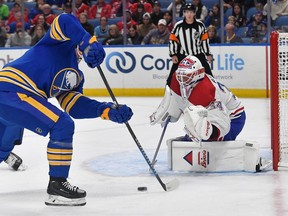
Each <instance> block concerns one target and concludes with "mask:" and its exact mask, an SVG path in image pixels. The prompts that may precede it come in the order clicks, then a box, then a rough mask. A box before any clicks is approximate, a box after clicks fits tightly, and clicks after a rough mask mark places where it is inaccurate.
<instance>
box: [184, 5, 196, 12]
mask: <svg viewBox="0 0 288 216" xmlns="http://www.w3.org/2000/svg"><path fill="white" fill-rule="evenodd" d="M182 9H183V11H186V10H190V11H194V12H195V11H196V7H195V5H194V4H192V3H187V4H185V5H184V6H183V7H182Z"/></svg>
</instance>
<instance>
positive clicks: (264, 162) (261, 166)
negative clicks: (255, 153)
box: [256, 157, 272, 172]
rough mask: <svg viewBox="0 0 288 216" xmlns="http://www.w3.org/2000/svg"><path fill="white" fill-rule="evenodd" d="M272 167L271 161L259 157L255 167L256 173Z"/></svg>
mask: <svg viewBox="0 0 288 216" xmlns="http://www.w3.org/2000/svg"><path fill="white" fill-rule="evenodd" d="M271 166H272V161H271V160H267V159H265V158H262V157H260V159H259V163H258V164H257V165H256V172H261V171H265V170H267V169H268V168H270V167H271Z"/></svg>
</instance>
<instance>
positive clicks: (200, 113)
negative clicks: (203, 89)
mask: <svg viewBox="0 0 288 216" xmlns="http://www.w3.org/2000/svg"><path fill="white" fill-rule="evenodd" d="M207 116H208V110H207V109H205V108H204V107H203V106H192V105H191V106H189V107H187V108H186V109H185V110H184V124H185V128H184V129H185V131H186V132H187V134H188V135H189V136H190V137H191V138H192V139H193V138H197V139H198V140H208V139H209V138H210V136H211V134H212V131H213V127H212V124H211V123H210V121H208V118H207Z"/></svg>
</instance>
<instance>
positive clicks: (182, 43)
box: [167, 3, 213, 86]
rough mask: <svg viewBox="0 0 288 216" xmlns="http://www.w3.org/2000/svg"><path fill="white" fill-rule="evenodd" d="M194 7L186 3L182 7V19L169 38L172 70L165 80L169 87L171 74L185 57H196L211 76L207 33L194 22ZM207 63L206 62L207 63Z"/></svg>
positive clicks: (202, 26)
mask: <svg viewBox="0 0 288 216" xmlns="http://www.w3.org/2000/svg"><path fill="white" fill-rule="evenodd" d="M195 10H196V8H195V6H194V5H193V4H191V3H187V4H185V5H184V6H183V15H184V19H183V20H180V21H178V22H177V23H176V24H175V26H174V28H173V30H172V31H171V34H170V37H169V55H170V57H171V58H172V62H173V65H172V68H171V71H170V74H169V76H168V78H167V85H168V86H170V82H171V79H172V75H173V73H174V72H175V71H176V70H177V68H178V64H179V62H180V61H181V60H182V59H184V58H185V57H186V56H187V55H194V56H196V57H197V58H198V59H199V60H200V61H201V63H202V65H203V67H204V68H205V72H206V73H207V74H209V75H211V76H213V74H212V71H211V68H210V65H209V64H208V62H209V63H211V62H212V59H213V57H212V55H211V53H210V47H209V40H208V33H207V30H206V27H205V25H204V24H203V23H202V22H201V21H199V20H196V17H195V16H196V13H195ZM207 61H208V62H207Z"/></svg>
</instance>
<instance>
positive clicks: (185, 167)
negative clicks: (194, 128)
mask: <svg viewBox="0 0 288 216" xmlns="http://www.w3.org/2000/svg"><path fill="white" fill-rule="evenodd" d="M167 145H168V165H169V168H170V169H171V170H173V171H193V172H235V171H245V172H256V171H257V170H256V166H257V165H258V163H259V160H260V157H259V146H258V145H257V144H251V143H247V142H245V141H215V142H202V147H199V144H197V143H195V142H187V141H186V142H185V141H182V140H181V139H177V138H174V139H170V140H167ZM263 168H264V166H263Z"/></svg>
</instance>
